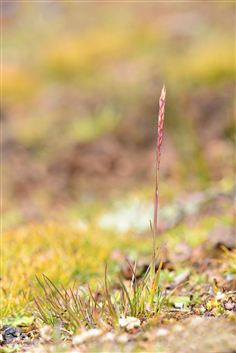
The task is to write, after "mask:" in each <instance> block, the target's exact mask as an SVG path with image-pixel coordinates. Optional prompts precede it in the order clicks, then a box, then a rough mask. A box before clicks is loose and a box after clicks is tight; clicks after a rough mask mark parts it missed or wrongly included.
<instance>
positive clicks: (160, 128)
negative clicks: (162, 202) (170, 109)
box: [150, 85, 166, 281]
mask: <svg viewBox="0 0 236 353" xmlns="http://www.w3.org/2000/svg"><path fill="white" fill-rule="evenodd" d="M165 99H166V88H165V85H164V86H163V88H162V91H161V96H160V100H159V114H158V135H157V149H156V187H155V198H154V217H153V244H152V266H151V272H150V276H151V281H153V280H154V276H155V262H156V261H155V258H156V253H155V251H156V238H157V214H158V181H159V170H160V161H161V146H162V132H163V128H164V113H165Z"/></svg>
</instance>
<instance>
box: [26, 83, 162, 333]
mask: <svg viewBox="0 0 236 353" xmlns="http://www.w3.org/2000/svg"><path fill="white" fill-rule="evenodd" d="M165 97H166V89H165V86H164V87H163V89H162V92H161V96H160V105H159V114H158V138H157V150H156V185H155V199H154V219H153V227H152V224H151V232H152V239H153V241H152V260H151V263H150V265H149V267H148V269H147V271H146V273H145V274H144V275H143V277H142V278H141V279H138V278H137V276H136V263H135V264H134V265H132V264H131V263H130V262H129V261H128V260H127V263H128V266H129V267H130V269H131V271H132V274H133V275H132V280H131V282H130V283H128V284H126V283H125V281H124V280H123V278H122V276H121V274H118V289H115V288H114V287H113V288H112V285H111V284H110V282H109V280H108V276H107V266H106V269H105V278H104V283H99V285H98V286H97V289H96V291H93V290H92V288H91V287H90V285H89V284H87V286H86V288H85V287H78V286H77V285H76V282H75V283H74V286H73V288H65V287H64V286H63V284H60V286H56V285H55V284H54V283H53V282H52V281H51V280H50V279H49V278H48V277H46V276H45V275H44V276H43V280H42V281H41V280H40V279H39V278H38V277H37V281H38V284H39V286H40V287H41V290H39V289H38V288H37V286H35V285H34V284H32V283H31V285H32V286H33V287H34V289H35V290H36V291H37V292H38V295H37V296H35V297H34V303H35V306H34V309H31V310H32V312H33V314H34V315H35V316H37V318H39V319H40V320H41V321H42V323H45V324H51V325H56V323H58V322H59V323H60V326H61V327H62V328H63V329H64V330H66V331H67V332H70V333H73V332H75V331H77V330H79V329H81V328H82V327H86V328H92V327H100V328H103V329H109V328H111V327H113V328H115V327H118V326H119V320H120V319H121V318H122V317H127V316H133V317H139V316H144V317H145V318H150V317H153V316H154V315H155V314H157V313H158V312H159V311H160V309H161V307H162V305H163V303H164V300H165V299H166V298H165V296H164V295H163V294H162V293H161V290H160V288H159V286H158V284H159V278H160V272H161V268H162V264H163V261H164V257H165V247H162V248H161V249H159V250H158V251H156V239H157V213H158V182H159V170H160V160H161V147H162V138H163V127H164V108H165ZM157 260H159V266H158V269H157V270H155V267H156V262H157Z"/></svg>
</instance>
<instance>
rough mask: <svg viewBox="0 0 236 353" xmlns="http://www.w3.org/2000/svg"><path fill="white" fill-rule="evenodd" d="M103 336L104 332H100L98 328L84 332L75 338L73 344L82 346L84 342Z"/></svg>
mask: <svg viewBox="0 0 236 353" xmlns="http://www.w3.org/2000/svg"><path fill="white" fill-rule="evenodd" d="M101 334H102V330H99V329H96V328H94V329H91V330H88V331H84V332H82V333H81V334H80V335H77V336H74V337H73V339H72V343H73V344H75V345H76V344H81V343H83V342H86V341H88V340H90V339H91V338H95V337H98V336H101Z"/></svg>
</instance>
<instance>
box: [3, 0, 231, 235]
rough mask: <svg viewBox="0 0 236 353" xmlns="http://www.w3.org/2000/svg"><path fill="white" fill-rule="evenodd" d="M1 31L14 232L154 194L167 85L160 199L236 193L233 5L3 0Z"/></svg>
mask: <svg viewBox="0 0 236 353" xmlns="http://www.w3.org/2000/svg"><path fill="white" fill-rule="evenodd" d="M2 26H3V36H2V110H1V119H2V128H3V136H2V155H3V210H2V211H3V213H2V215H3V225H4V227H5V228H9V227H13V226H16V225H18V224H21V223H27V222H31V221H40V222H41V221H45V220H47V219H54V220H60V221H61V220H63V221H64V220H65V221H67V220H69V219H70V220H71V219H80V218H81V219H83V220H89V217H91V214H93V211H94V210H96V212H99V209H100V208H99V207H102V206H101V205H104V204H106V207H108V209H109V208H110V207H112V205H113V204H114V202H117V200H122V199H127V197H128V198H129V195H132V197H133V196H135V197H136V198H141V199H142V198H143V199H148V200H150V201H151V200H152V199H153V190H154V180H155V146H156V138H157V115H158V100H159V95H160V92H161V88H162V86H163V84H164V83H165V84H166V88H167V101H166V114H165V127H164V138H163V149H162V161H161V176H160V193H161V197H160V200H161V203H162V204H165V203H166V202H168V201H169V200H171V199H174V198H176V197H179V196H181V195H183V194H184V193H192V192H195V191H199V190H206V189H209V188H217V189H219V190H223V191H228V190H231V189H232V187H233V172H234V168H233V165H234V162H233V160H234V133H235V131H234V108H235V106H234V98H235V97H234V96H235V91H234V83H235V82H234V80H235V56H234V52H235V37H234V27H235V4H234V3H233V2H231V3H230V2H218V3H217V2H215V3H211V2H205V3H204V2H199V3H197V2H191V1H189V2H185V3H181V2H180V3H168V2H166V3H165V2H162V3H160V2H159V3H145V2H143V3H142V2H137V3H125V2H120V3H109V2H102V3H101V2H93V3H87V4H86V3H84V2H82V3H80V2H78V3H72V2H71V3H70V2H66V1H65V2H59V1H47V2H31V3H30V2H23V1H22V2H20V1H19V2H3V3H2ZM80 226H81V227H83V226H85V224H84V223H81V224H80Z"/></svg>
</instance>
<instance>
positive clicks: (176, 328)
mask: <svg viewBox="0 0 236 353" xmlns="http://www.w3.org/2000/svg"><path fill="white" fill-rule="evenodd" d="M183 328H184V327H183V326H182V325H175V326H174V327H173V331H175V332H180V331H183Z"/></svg>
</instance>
